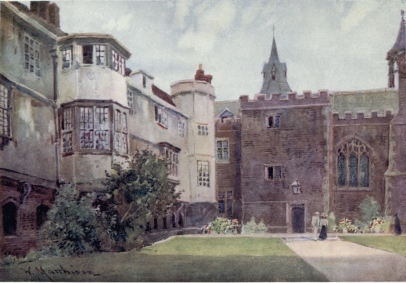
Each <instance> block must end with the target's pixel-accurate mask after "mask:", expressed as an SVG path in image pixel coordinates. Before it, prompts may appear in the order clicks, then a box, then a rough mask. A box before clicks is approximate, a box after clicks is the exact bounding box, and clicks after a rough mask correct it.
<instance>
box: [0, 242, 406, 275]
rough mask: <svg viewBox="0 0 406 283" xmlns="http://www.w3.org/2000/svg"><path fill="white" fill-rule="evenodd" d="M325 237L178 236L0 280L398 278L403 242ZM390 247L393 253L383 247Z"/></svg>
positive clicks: (27, 266) (15, 268) (43, 263)
mask: <svg viewBox="0 0 406 283" xmlns="http://www.w3.org/2000/svg"><path fill="white" fill-rule="evenodd" d="M329 236H330V237H329V239H328V240H326V241H322V242H321V241H313V240H311V239H309V238H308V237H307V235H305V234H290V235H286V234H285V235H283V234H280V235H275V234H267V235H261V236H252V237H249V236H231V235H230V236H220V235H210V236H206V235H197V236H178V237H174V238H170V239H168V240H165V241H162V242H159V243H156V244H154V245H152V246H148V247H144V248H143V249H141V250H133V251H130V252H122V253H95V254H89V255H84V256H80V257H66V258H51V259H44V260H37V261H33V262H26V263H22V264H14V265H11V266H8V267H7V266H3V267H1V268H0V278H1V280H2V281H144V282H145V281H167V282H168V281H177V282H179V281H217V282H219V281H220V282H225V281H405V280H406V258H405V257H404V255H405V251H406V249H405V247H406V238H405V237H394V236H389V235H388V236H354V237H342V238H340V237H337V236H336V235H329ZM350 241H354V242H359V243H360V244H356V243H354V242H350ZM366 245H369V246H372V247H374V246H375V247H376V245H380V246H378V248H371V247H367V246H366ZM391 248H393V249H395V250H397V251H399V253H400V254H398V253H394V252H390V251H384V250H383V249H386V250H390V249H391ZM402 253H403V255H401V254H402Z"/></svg>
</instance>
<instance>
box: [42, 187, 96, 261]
mask: <svg viewBox="0 0 406 283" xmlns="http://www.w3.org/2000/svg"><path fill="white" fill-rule="evenodd" d="M92 202H93V198H92V197H91V195H89V194H87V195H83V196H81V195H80V193H79V192H78V191H77V190H76V188H75V187H74V186H63V187H61V188H60V190H59V193H58V195H57V196H56V199H55V202H54V205H53V206H52V208H51V209H50V210H49V211H48V215H47V216H48V220H47V221H46V222H45V223H44V225H43V226H42V228H41V230H40V239H39V240H40V241H43V242H44V243H46V244H48V247H47V248H44V253H45V254H48V255H62V256H63V255H73V254H83V253H88V252H92V251H95V250H98V249H99V239H98V231H97V220H96V214H95V211H94V209H93V208H92Z"/></svg>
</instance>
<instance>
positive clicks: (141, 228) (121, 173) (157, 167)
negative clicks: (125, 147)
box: [100, 150, 180, 248]
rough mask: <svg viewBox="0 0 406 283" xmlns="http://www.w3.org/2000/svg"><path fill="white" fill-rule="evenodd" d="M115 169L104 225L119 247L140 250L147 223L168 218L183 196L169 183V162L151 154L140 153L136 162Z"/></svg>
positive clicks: (109, 178)
mask: <svg viewBox="0 0 406 283" xmlns="http://www.w3.org/2000/svg"><path fill="white" fill-rule="evenodd" d="M112 169H113V170H112V172H111V173H108V172H106V180H105V181H104V182H103V183H104V185H105V186H106V189H107V196H109V198H108V199H107V205H106V208H105V209H104V210H103V211H102V212H101V217H100V222H101V223H102V225H103V226H104V227H105V229H106V231H107V233H108V235H109V236H110V238H111V239H113V240H114V241H115V242H116V243H117V244H118V243H120V242H121V243H123V244H124V245H126V246H130V247H131V248H133V247H134V245H135V246H136V247H137V246H138V247H139V246H141V244H142V235H143V234H144V233H145V229H146V224H147V222H149V221H150V220H151V219H152V217H154V216H160V215H163V214H165V213H166V211H167V209H168V208H169V207H170V206H171V205H173V204H174V203H175V202H176V200H177V199H178V198H179V196H180V193H176V192H175V186H174V184H173V183H171V182H170V181H169V180H168V175H169V170H168V161H167V160H166V159H163V158H161V157H159V156H157V155H156V154H154V153H152V152H151V151H149V150H142V151H139V150H137V151H136V153H135V155H134V157H133V158H132V159H130V160H129V161H127V162H126V163H125V164H118V163H115V164H114V165H113V168H112Z"/></svg>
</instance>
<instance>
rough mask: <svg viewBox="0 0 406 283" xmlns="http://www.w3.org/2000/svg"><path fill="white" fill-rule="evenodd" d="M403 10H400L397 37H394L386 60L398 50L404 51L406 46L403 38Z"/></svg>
mask: <svg viewBox="0 0 406 283" xmlns="http://www.w3.org/2000/svg"><path fill="white" fill-rule="evenodd" d="M404 14H405V12H404V11H403V10H402V11H401V15H402V19H401V20H400V28H399V33H398V37H397V38H396V42H395V44H394V45H393V47H392V49H391V50H389V51H388V54H387V57H386V60H389V59H390V58H391V57H393V56H394V55H396V54H397V53H398V52H399V51H405V47H406V40H405V19H404Z"/></svg>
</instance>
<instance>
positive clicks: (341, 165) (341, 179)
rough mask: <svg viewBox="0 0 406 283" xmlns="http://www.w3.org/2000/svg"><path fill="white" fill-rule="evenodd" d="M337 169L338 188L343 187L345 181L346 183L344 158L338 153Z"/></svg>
mask: <svg viewBox="0 0 406 283" xmlns="http://www.w3.org/2000/svg"><path fill="white" fill-rule="evenodd" d="M337 169H338V172H337V173H338V185H339V186H340V187H342V186H345V181H346V178H347V176H346V172H347V170H346V169H347V168H346V165H345V156H344V154H343V153H342V152H340V154H339V155H338V159H337Z"/></svg>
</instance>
